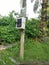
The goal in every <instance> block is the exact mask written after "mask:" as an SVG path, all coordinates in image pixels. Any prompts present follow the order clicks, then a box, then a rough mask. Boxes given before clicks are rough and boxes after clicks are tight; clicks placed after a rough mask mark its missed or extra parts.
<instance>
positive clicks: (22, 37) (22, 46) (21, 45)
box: [20, 30, 25, 60]
mask: <svg viewBox="0 0 49 65" xmlns="http://www.w3.org/2000/svg"><path fill="white" fill-rule="evenodd" d="M24 35H25V31H24V30H21V40H20V59H21V60H24Z"/></svg>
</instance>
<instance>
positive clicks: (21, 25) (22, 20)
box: [16, 17, 26, 29]
mask: <svg viewBox="0 0 49 65" xmlns="http://www.w3.org/2000/svg"><path fill="white" fill-rule="evenodd" d="M25 22H26V18H25V17H19V18H17V20H16V28H17V29H25Z"/></svg>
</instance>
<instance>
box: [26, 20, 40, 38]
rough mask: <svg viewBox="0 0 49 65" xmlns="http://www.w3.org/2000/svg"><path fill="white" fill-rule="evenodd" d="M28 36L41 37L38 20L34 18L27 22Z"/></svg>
mask: <svg viewBox="0 0 49 65" xmlns="http://www.w3.org/2000/svg"><path fill="white" fill-rule="evenodd" d="M26 36H27V37H31V38H35V37H40V29H39V21H38V20H35V19H32V20H28V21H27V22H26Z"/></svg>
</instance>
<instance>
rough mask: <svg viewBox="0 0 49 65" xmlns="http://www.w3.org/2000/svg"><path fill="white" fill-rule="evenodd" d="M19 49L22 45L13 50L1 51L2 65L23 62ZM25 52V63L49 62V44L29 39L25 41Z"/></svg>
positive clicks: (14, 47)
mask: <svg viewBox="0 0 49 65" xmlns="http://www.w3.org/2000/svg"><path fill="white" fill-rule="evenodd" d="M19 49H20V44H19V43H16V45H14V46H12V47H11V48H8V49H6V50H0V65H14V64H16V63H19V62H20V61H21V60H20V57H19ZM24 52H25V54H24V60H23V61H24V62H28V61H33V62H37V61H38V62H49V42H47V43H43V42H39V41H35V40H33V39H27V40H26V41H25V50H24Z"/></svg>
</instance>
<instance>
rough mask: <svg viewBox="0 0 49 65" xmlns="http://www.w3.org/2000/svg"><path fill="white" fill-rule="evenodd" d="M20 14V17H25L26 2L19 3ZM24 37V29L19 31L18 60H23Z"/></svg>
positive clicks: (23, 0)
mask: <svg viewBox="0 0 49 65" xmlns="http://www.w3.org/2000/svg"><path fill="white" fill-rule="evenodd" d="M20 6H21V13H20V17H26V0H21V1H20ZM24 35H25V29H21V40H20V59H21V60H24Z"/></svg>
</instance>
